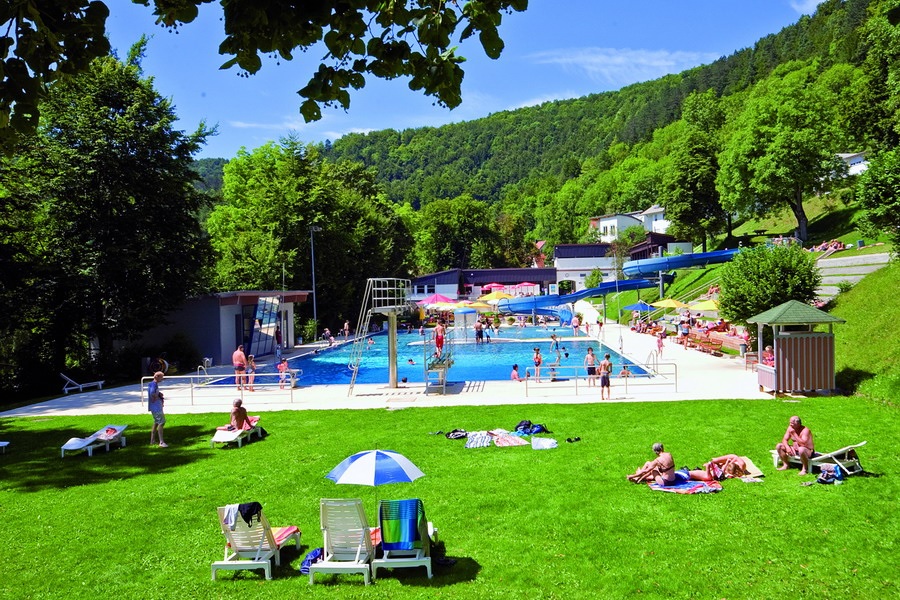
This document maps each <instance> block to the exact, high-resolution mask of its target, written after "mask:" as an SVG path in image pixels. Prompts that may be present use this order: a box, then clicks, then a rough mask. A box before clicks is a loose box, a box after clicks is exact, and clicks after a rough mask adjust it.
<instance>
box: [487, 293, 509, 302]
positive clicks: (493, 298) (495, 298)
mask: <svg viewBox="0 0 900 600" xmlns="http://www.w3.org/2000/svg"><path fill="white" fill-rule="evenodd" d="M514 297H515V296H513V295H512V294H507V293H506V292H491V293H490V294H485V295H484V296H482V297H481V298H479V299H478V301H479V302H499V301H500V300H505V299H507V298H514Z"/></svg>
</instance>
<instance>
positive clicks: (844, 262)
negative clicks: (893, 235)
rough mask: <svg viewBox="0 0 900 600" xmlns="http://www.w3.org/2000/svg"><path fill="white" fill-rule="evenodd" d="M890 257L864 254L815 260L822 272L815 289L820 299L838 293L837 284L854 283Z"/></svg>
mask: <svg viewBox="0 0 900 600" xmlns="http://www.w3.org/2000/svg"><path fill="white" fill-rule="evenodd" d="M890 259H891V256H890V254H887V253H885V254H864V255H861V256H842V257H839V258H823V259H820V260H819V261H817V262H816V265H817V266H818V267H819V271H820V273H821V274H822V283H821V285H820V286H819V288H818V289H817V290H816V294H817V295H818V296H819V298H820V299H821V300H828V299H830V298H833V297H834V296H837V295H838V294H839V293H840V289H839V288H838V284H840V283H841V282H844V281H846V282H848V283H850V284H851V285H856V284H857V283H859V282H860V281H862V279H863V278H864V277H865V276H866V275H869V274H870V273H874V272H875V271H877V270H878V269H880V268H882V267H884V266H885V265H886V264H887V263H888V262H889V261H890Z"/></svg>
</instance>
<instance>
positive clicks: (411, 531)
mask: <svg viewBox="0 0 900 600" xmlns="http://www.w3.org/2000/svg"><path fill="white" fill-rule="evenodd" d="M378 525H379V526H380V527H381V547H382V549H383V550H384V558H377V559H375V560H373V561H372V579H373V580H374V579H375V578H376V576H377V573H378V569H379V568H383V569H394V568H401V567H425V570H426V572H427V573H428V579H431V544H432V542H435V541H437V531H436V530H435V529H434V527H433V526H432V524H431V523H429V522H428V521H427V520H426V519H425V507H424V506H423V504H422V501H421V500H419V499H418V498H412V499H410V500H382V501H381V502H380V503H379V505H378Z"/></svg>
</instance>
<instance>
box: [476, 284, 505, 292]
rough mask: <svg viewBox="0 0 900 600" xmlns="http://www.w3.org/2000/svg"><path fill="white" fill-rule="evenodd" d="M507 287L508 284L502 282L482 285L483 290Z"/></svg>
mask: <svg viewBox="0 0 900 600" xmlns="http://www.w3.org/2000/svg"><path fill="white" fill-rule="evenodd" d="M505 288H506V286H505V285H503V284H502V283H489V284H487V285H483V286H481V289H483V290H502V289H505Z"/></svg>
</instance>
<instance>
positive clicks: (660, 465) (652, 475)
mask: <svg viewBox="0 0 900 600" xmlns="http://www.w3.org/2000/svg"><path fill="white" fill-rule="evenodd" d="M653 452H655V453H656V458H655V459H654V460H651V461H647V462H645V463H644V466H642V467H641V468H640V469H638V470H637V471H635V472H634V473H632V474H631V475H628V476H627V479H628V481H632V482H634V483H644V482H647V481H655V482H656V483H657V484H659V485H672V484H675V483H678V482H679V481H680V478H679V477H678V476H676V475H675V461H674V459H672V455H671V454H669V453H668V452H666V451H665V448H663V445H662V444H661V443H660V442H656V443H655V444H653Z"/></svg>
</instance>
